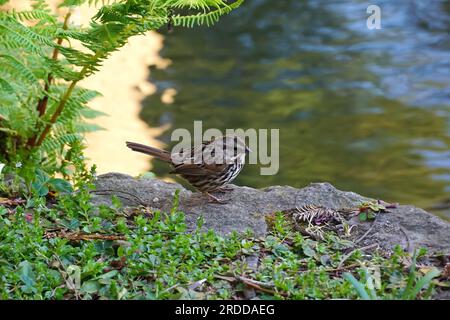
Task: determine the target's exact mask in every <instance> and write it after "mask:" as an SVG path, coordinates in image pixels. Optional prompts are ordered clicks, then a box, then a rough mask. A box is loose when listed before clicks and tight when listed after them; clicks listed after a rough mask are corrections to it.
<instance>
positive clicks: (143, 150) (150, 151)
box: [127, 141, 172, 162]
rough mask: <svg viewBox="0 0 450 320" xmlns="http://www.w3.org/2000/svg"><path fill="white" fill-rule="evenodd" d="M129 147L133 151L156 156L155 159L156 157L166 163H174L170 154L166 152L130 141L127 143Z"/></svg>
mask: <svg viewBox="0 0 450 320" xmlns="http://www.w3.org/2000/svg"><path fill="white" fill-rule="evenodd" d="M127 147H128V148H130V149H131V150H133V151H136V152H141V153H145V154H148V155H150V156H154V157H156V158H158V159H160V160H163V161H166V162H172V160H171V157H170V153H169V152H167V151H166V150H161V149H157V148H153V147H150V146H145V145H143V144H140V143H136V142H129V141H127Z"/></svg>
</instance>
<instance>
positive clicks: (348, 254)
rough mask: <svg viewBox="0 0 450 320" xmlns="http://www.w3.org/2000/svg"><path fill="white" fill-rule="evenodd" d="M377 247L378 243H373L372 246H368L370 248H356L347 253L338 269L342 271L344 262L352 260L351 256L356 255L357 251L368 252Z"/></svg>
mask: <svg viewBox="0 0 450 320" xmlns="http://www.w3.org/2000/svg"><path fill="white" fill-rule="evenodd" d="M376 246H378V243H372V244H370V245H368V246H365V247H361V248H356V249H354V250H352V251H350V252H349V253H347V254H346V255H345V256H344V257H343V258H342V259H341V261H340V262H339V264H338V269H340V268H341V267H342V265H343V264H344V262H345V261H346V260H347V259H348V258H350V256H351V255H352V254H353V253H355V252H356V251H358V250H367V249H371V248H374V247H376Z"/></svg>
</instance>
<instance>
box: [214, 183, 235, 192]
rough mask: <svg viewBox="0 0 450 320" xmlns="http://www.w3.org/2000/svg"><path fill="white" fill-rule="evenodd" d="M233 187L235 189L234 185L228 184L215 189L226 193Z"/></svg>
mask: <svg viewBox="0 0 450 320" xmlns="http://www.w3.org/2000/svg"><path fill="white" fill-rule="evenodd" d="M233 189H234V188H233V187H231V186H228V185H227V186H223V187H220V188H219V189H217V190H215V191H216V192H221V193H225V192H229V191H233Z"/></svg>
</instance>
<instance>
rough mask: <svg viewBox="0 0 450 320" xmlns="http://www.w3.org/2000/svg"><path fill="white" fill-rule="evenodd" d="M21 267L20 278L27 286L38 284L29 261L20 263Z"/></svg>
mask: <svg viewBox="0 0 450 320" xmlns="http://www.w3.org/2000/svg"><path fill="white" fill-rule="evenodd" d="M19 267H20V271H19V273H20V280H22V282H23V283H24V284H25V286H26V287H27V288H31V287H34V285H35V284H36V280H35V279H36V277H35V275H34V272H33V267H32V265H31V264H30V263H29V262H28V261H26V260H25V261H22V262H21V263H20V264H19Z"/></svg>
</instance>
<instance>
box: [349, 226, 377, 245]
mask: <svg viewBox="0 0 450 320" xmlns="http://www.w3.org/2000/svg"><path fill="white" fill-rule="evenodd" d="M374 226H375V221H374V222H372V225H371V226H370V228H369V229H368V230H367V231H366V233H364V234H363V235H362V236H361V237H360V238H359V239H357V240H356V241H355V242H354V244H357V243H359V242H361V241H362V240H363V239H365V238H366V237H367V236H368V235H369V233H370V232H371V231H372V229H373V227H374Z"/></svg>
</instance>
